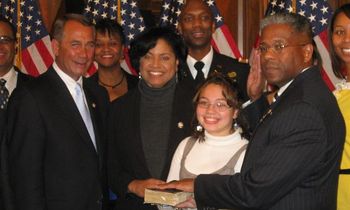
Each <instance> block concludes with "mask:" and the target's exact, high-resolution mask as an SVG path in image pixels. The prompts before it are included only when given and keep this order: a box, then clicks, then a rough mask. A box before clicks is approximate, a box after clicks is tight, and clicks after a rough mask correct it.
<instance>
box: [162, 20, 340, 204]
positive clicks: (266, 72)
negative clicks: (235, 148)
mask: <svg viewBox="0 0 350 210" xmlns="http://www.w3.org/2000/svg"><path fill="white" fill-rule="evenodd" d="M312 43H313V41H312V29H311V27H310V24H309V23H308V20H307V19H306V18H305V17H303V16H300V15H297V14H278V15H274V16H269V17H266V18H265V19H264V20H262V22H261V42H260V47H259V49H260V58H261V71H262V75H263V76H264V77H265V78H266V79H267V81H268V83H270V84H273V85H277V86H278V87H279V90H278V92H277V94H278V97H277V99H276V101H274V102H273V103H272V104H271V106H270V107H269V109H268V110H266V114H265V115H264V116H263V117H262V118H261V119H260V122H259V124H258V125H257V127H256V129H255V132H254V134H253V136H252V138H251V140H250V143H249V146H248V149H247V152H246V156H245V160H244V163H243V166H242V170H241V173H237V174H235V175H232V176H220V175H200V176H198V177H197V178H196V179H195V180H190V179H189V180H184V181H180V182H178V183H173V184H169V185H168V186H167V187H175V188H178V189H182V190H186V191H192V192H193V191H194V197H195V202H196V203H197V206H198V207H203V206H209V207H216V208H225V209H226V208H230V209H232V208H234V209H269V210H277V209H279V210H280V209H283V210H292V209H293V210H296V209H297V210H319V209H327V210H335V209H336V192H337V182H338V171H339V161H340V157H341V152H342V149H343V144H344V138H345V128H344V127H345V126H344V120H343V118H342V116H341V113H340V111H339V108H338V106H337V103H336V100H335V98H334V97H333V95H332V93H331V92H330V91H329V90H328V88H327V86H326V85H325V84H324V82H323V80H322V78H321V76H320V72H319V69H318V68H317V66H314V64H315V63H316V61H315V60H314V59H313V58H315V56H313V54H314V53H315V52H316V49H315V46H314V45H313V44H312ZM254 71H256V72H254V73H257V74H259V69H255V70H254ZM259 100H265V99H264V98H260V99H258V101H259ZM258 101H257V102H258ZM193 201H194V200H189V201H188V202H187V203H184V204H183V205H187V206H189V205H190V204H194V202H193ZM191 202H192V203H191Z"/></svg>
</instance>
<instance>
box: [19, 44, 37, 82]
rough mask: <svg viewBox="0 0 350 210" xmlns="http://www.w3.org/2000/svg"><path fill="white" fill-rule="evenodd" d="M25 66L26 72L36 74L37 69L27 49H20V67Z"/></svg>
mask: <svg viewBox="0 0 350 210" xmlns="http://www.w3.org/2000/svg"><path fill="white" fill-rule="evenodd" d="M23 67H24V68H25V70H26V72H27V73H28V74H30V75H32V76H35V77H36V76H38V75H39V71H38V69H37V68H36V66H35V64H34V61H33V60H32V57H31V55H30V53H29V52H28V50H27V49H24V50H22V68H23Z"/></svg>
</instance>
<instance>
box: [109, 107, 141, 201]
mask: <svg viewBox="0 0 350 210" xmlns="http://www.w3.org/2000/svg"><path fill="white" fill-rule="evenodd" d="M117 101H118V100H117ZM117 101H115V102H117ZM115 102H113V103H112V105H111V107H110V113H109V116H108V154H107V168H108V184H109V186H110V187H111V188H112V191H113V192H114V193H116V194H117V195H118V196H121V197H124V196H125V195H126V194H127V193H128V185H129V183H130V182H131V181H132V180H134V179H135V177H133V176H132V175H131V174H129V173H128V172H127V170H125V169H123V166H122V165H123V164H121V163H120V161H122V158H120V154H118V150H119V149H120V145H119V142H118V141H120V140H118V137H117V135H116V134H117V132H118V123H120V122H121V121H123V120H122V119H120V116H119V114H118V111H119V110H123V109H121V108H120V107H119V106H118V105H117V104H116V103H115Z"/></svg>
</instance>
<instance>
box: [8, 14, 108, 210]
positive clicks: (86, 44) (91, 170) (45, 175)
mask: <svg viewBox="0 0 350 210" xmlns="http://www.w3.org/2000/svg"><path fill="white" fill-rule="evenodd" d="M94 36H95V30H94V27H93V25H92V24H91V23H90V22H89V21H88V20H86V19H85V18H84V17H83V16H81V15H72V14H71V15H66V16H64V17H63V18H62V19H59V20H57V21H56V23H55V25H54V33H53V40H52V49H53V52H54V54H55V62H54V64H53V65H52V66H51V67H50V68H49V69H48V70H47V72H45V73H44V74H42V75H41V76H39V77H38V78H36V79H35V80H33V81H31V82H29V83H27V85H26V86H25V87H24V88H18V89H16V90H15V91H14V93H13V95H12V97H11V99H10V101H9V105H8V129H7V143H8V148H9V149H8V150H9V152H8V153H9V175H10V176H9V177H10V185H11V187H12V190H13V192H14V193H13V194H14V202H13V203H14V205H15V209H21V210H39V209H46V210H62V209H67V210H68V209H72V210H73V209H74V210H100V209H102V208H103V198H104V197H105V196H104V195H103V194H104V192H105V191H106V189H105V183H104V181H106V180H104V175H105V172H104V170H105V169H104V165H103V162H104V161H103V157H104V150H105V148H104V147H105V146H104V145H105V144H104V138H103V136H102V134H103V132H102V127H103V126H104V125H103V123H104V122H103V121H104V120H103V116H102V113H101V112H100V111H101V110H105V107H104V105H105V104H102V103H101V101H105V100H103V99H101V97H103V96H101V95H100V93H104V92H103V91H101V92H99V89H98V86H93V87H92V86H90V84H88V83H87V82H86V80H84V78H83V77H82V76H83V75H85V73H86V71H87V69H88V68H89V66H90V65H91V63H92V61H93V55H94V40H95V37H94ZM104 97H107V96H106V95H104Z"/></svg>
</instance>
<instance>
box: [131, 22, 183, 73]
mask: <svg viewBox="0 0 350 210" xmlns="http://www.w3.org/2000/svg"><path fill="white" fill-rule="evenodd" d="M159 39H163V40H164V41H166V42H167V43H168V44H169V46H170V47H171V48H172V50H173V51H174V54H175V56H176V58H177V59H178V60H179V65H178V70H180V69H182V68H183V66H184V65H185V63H186V58H187V47H186V45H185V43H184V42H183V40H182V38H181V36H180V35H178V34H177V33H176V32H175V31H174V30H172V29H171V28H169V27H155V28H151V29H149V30H147V31H145V32H144V33H142V34H140V35H139V36H138V37H136V39H135V40H133V41H132V42H131V43H130V54H129V55H130V59H131V65H132V67H133V68H134V69H135V70H136V71H137V72H139V70H140V69H139V68H140V59H141V58H142V57H143V56H144V55H146V54H147V53H148V51H149V50H150V49H152V48H154V47H155V46H156V44H157V41H158V40H159Z"/></svg>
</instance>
